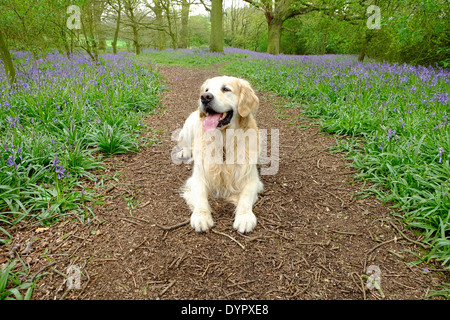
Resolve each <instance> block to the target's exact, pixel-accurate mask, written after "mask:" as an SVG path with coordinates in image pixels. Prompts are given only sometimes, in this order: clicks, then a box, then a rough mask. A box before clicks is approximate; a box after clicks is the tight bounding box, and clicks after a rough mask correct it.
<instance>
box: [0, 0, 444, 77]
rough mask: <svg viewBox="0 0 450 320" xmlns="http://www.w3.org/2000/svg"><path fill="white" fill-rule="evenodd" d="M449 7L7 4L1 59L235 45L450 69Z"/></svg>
mask: <svg viewBox="0 0 450 320" xmlns="http://www.w3.org/2000/svg"><path fill="white" fill-rule="evenodd" d="M373 8H376V10H375V9H373ZM449 8H450V2H449V1H446V0H437V1H434V0H424V1H423V0H420V1H419V0H409V1H397V0H396V1H394V0H377V1H375V0H372V1H370V0H369V1H362V0H330V1H325V0H313V1H295V0H75V1H69V0H65V1H63V0H44V1H37V0H20V1H19V0H1V1H0V36H1V40H2V41H0V46H1V48H2V50H1V51H0V52H1V53H2V58H3V60H5V61H7V60H8V59H7V57H6V56H7V53H6V52H7V51H8V50H27V51H30V52H32V53H33V54H35V55H37V54H39V53H43V52H47V51H51V50H58V51H60V52H64V53H66V54H67V55H70V54H71V53H73V52H74V51H85V52H87V53H88V54H89V55H90V56H91V57H92V59H97V57H98V55H99V54H101V53H104V52H114V53H117V52H118V51H122V50H128V51H131V52H134V53H135V54H140V53H141V52H142V50H165V49H168V48H173V49H178V48H193V47H202V46H203V47H209V48H210V50H211V51H215V52H222V51H223V47H224V46H225V47H235V48H241V49H248V50H253V51H258V52H267V53H271V54H280V53H283V54H296V55H303V54H307V55H321V54H356V55H358V56H359V60H364V58H367V57H369V58H373V59H378V60H380V61H383V60H384V61H387V62H399V63H409V64H413V65H425V66H428V65H432V66H436V65H438V66H440V67H444V68H446V67H448V65H449V64H450V28H449V27H450V19H449V18H448V14H449ZM374 19H376V21H375V20H374ZM376 23H378V26H376V28H373V27H370V26H371V25H372V26H374V25H375V24H376Z"/></svg>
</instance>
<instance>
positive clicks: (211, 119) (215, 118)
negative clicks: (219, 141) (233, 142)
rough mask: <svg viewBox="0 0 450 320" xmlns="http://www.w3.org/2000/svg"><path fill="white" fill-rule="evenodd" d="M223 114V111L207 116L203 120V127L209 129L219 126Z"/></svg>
mask: <svg viewBox="0 0 450 320" xmlns="http://www.w3.org/2000/svg"><path fill="white" fill-rule="evenodd" d="M221 116H222V114H221V113H214V114H210V115H209V116H207V117H206V118H205V120H204V121H203V129H205V131H209V130H214V129H215V128H217V125H218V124H219V120H220V117H221Z"/></svg>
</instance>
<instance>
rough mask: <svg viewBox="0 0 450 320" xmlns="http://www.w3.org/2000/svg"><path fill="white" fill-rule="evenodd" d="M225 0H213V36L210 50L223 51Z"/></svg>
mask: <svg viewBox="0 0 450 320" xmlns="http://www.w3.org/2000/svg"><path fill="white" fill-rule="evenodd" d="M222 2H223V0H211V3H212V4H211V36H210V41H209V50H211V51H212V52H223V8H222Z"/></svg>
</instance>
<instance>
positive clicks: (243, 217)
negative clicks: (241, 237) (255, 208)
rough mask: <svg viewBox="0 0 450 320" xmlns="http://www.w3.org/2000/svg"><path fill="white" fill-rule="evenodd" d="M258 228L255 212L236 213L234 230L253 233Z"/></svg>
mask: <svg viewBox="0 0 450 320" xmlns="http://www.w3.org/2000/svg"><path fill="white" fill-rule="evenodd" d="M255 227H256V216H255V214H254V213H253V212H251V211H250V212H247V213H236V217H235V218H234V223H233V228H234V229H236V230H237V231H238V232H240V233H246V232H251V231H253V229H255Z"/></svg>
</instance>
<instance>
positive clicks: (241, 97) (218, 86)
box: [199, 76, 259, 131]
mask: <svg viewBox="0 0 450 320" xmlns="http://www.w3.org/2000/svg"><path fill="white" fill-rule="evenodd" d="M199 103H200V116H201V117H202V118H203V128H204V129H205V131H208V130H214V129H220V130H222V129H224V128H226V127H230V128H237V127H238V123H239V120H240V118H246V117H248V116H249V115H250V114H251V113H253V112H254V111H255V110H256V109H257V107H258V105H259V100H258V97H257V96H256V95H255V92H254V91H253V89H252V88H251V86H250V84H249V83H248V82H247V81H246V80H243V79H239V78H234V77H225V76H223V77H215V78H211V79H208V80H206V81H205V83H203V85H202V87H201V89H200V100H199Z"/></svg>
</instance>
